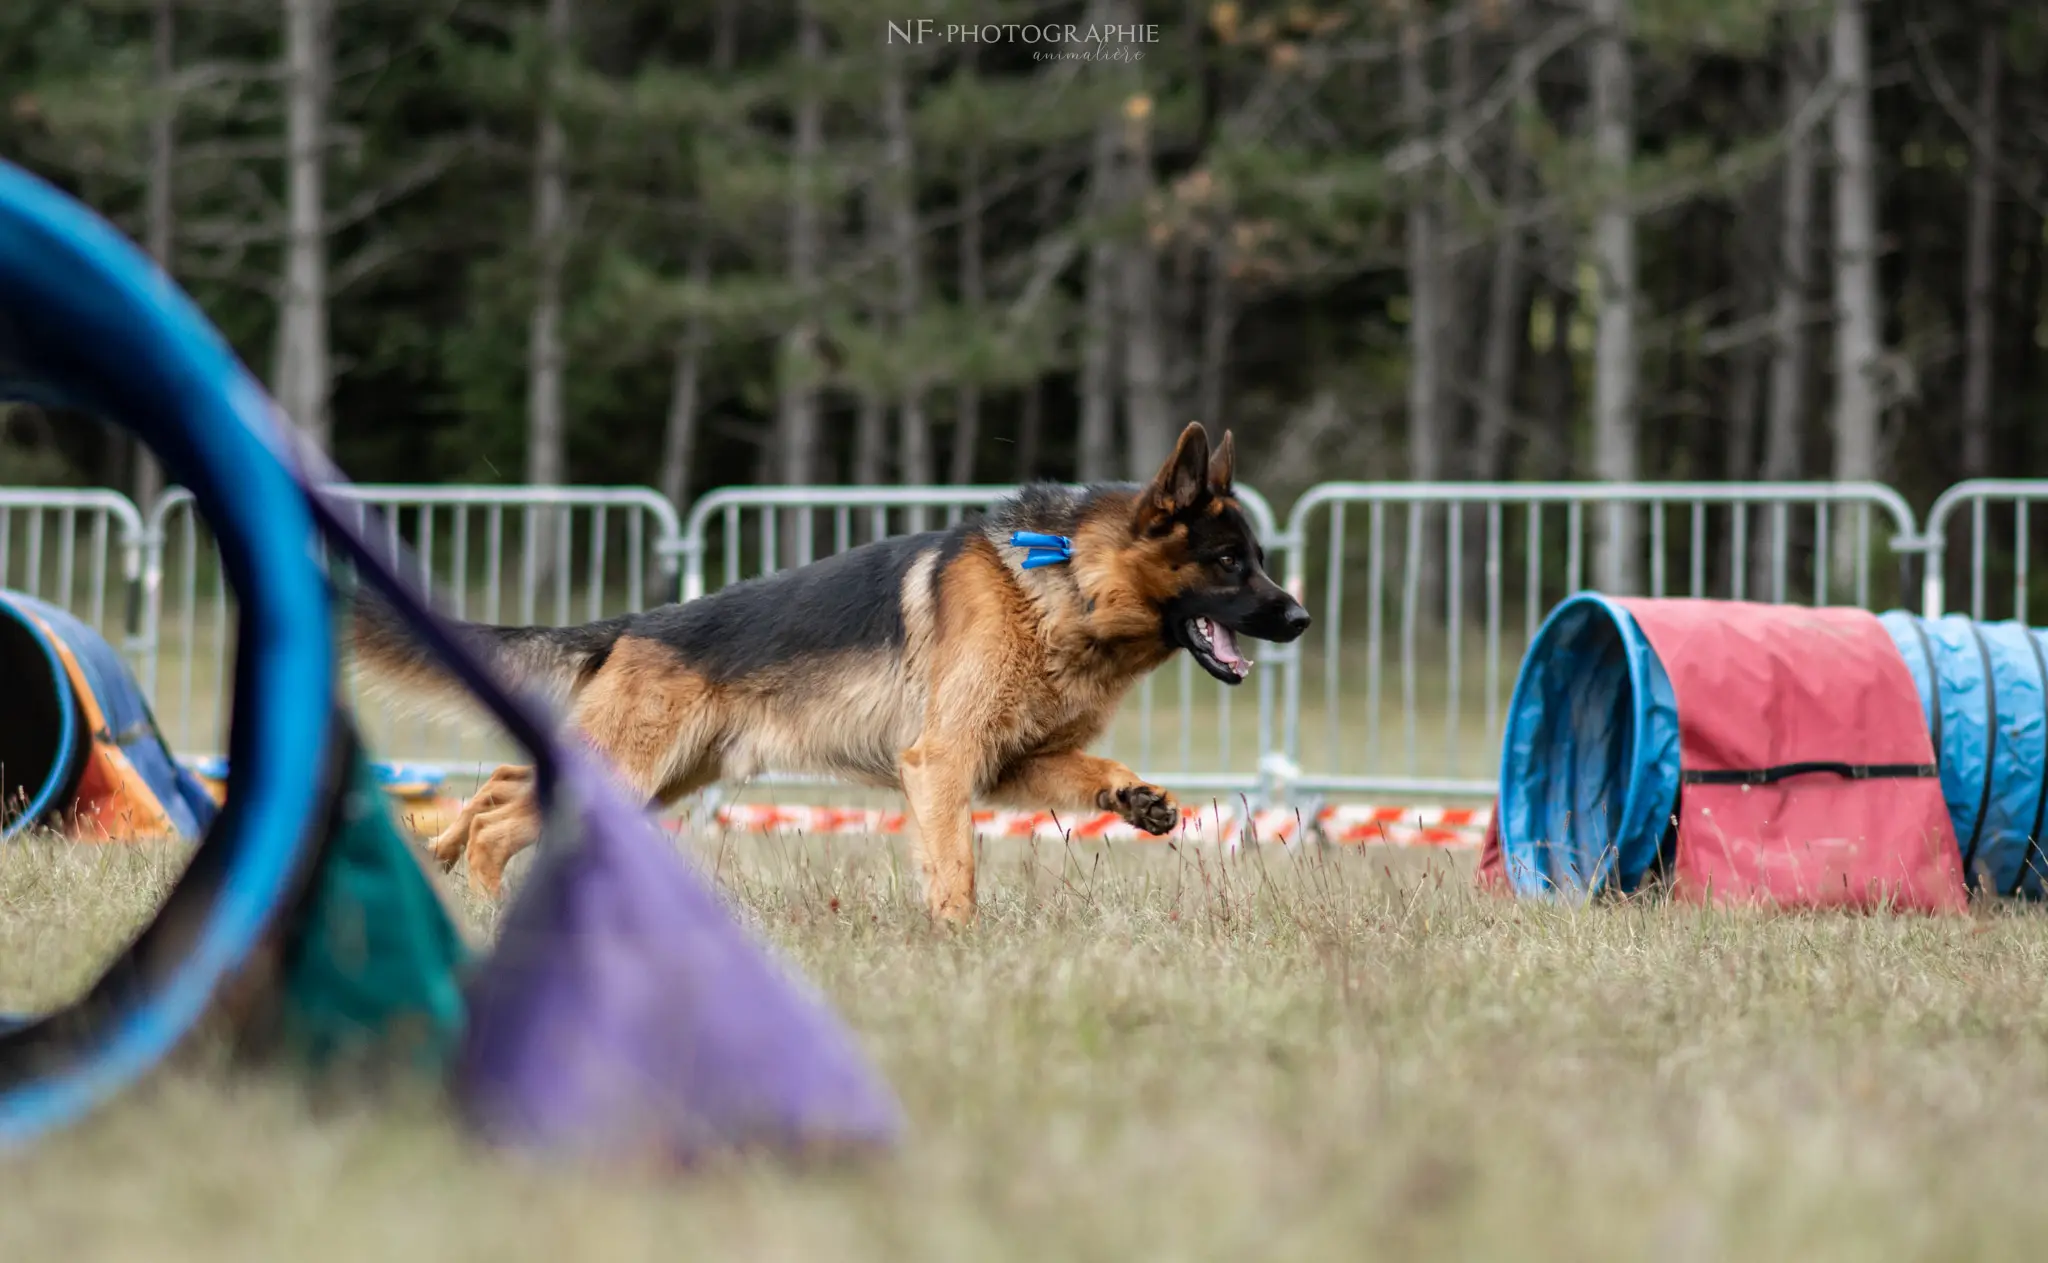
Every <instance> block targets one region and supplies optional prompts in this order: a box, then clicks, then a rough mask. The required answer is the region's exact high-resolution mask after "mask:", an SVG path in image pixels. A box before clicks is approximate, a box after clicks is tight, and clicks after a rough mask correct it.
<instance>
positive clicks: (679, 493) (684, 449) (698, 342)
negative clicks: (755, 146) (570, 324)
mask: <svg viewBox="0 0 2048 1263" xmlns="http://www.w3.org/2000/svg"><path fill="white" fill-rule="evenodd" d="M737 17H738V13H737V6H736V4H735V0H719V5H718V18H717V23H716V26H715V28H714V32H713V35H712V42H711V69H712V71H713V73H715V74H717V75H719V76H721V77H722V76H724V75H725V74H726V72H728V71H730V70H731V69H732V64H733V55H734V45H735V42H736V41H735V35H736V34H737V30H736V28H737V25H738V24H737V21H736V19H737ZM702 201H703V199H702V196H701V194H700V196H699V204H700V205H701V204H702ZM694 231H695V237H694V240H692V241H691V243H690V288H691V289H692V290H694V291H696V292H698V293H702V292H703V290H704V287H705V286H706V285H708V284H710V282H711V243H710V241H709V239H708V232H709V230H708V226H707V225H705V224H702V223H700V224H698V225H697V226H696V228H695V230H694ZM709 337H710V330H709V329H708V328H706V326H705V322H704V317H703V316H702V315H697V314H693V315H692V316H691V317H690V319H689V323H688V325H687V326H686V327H685V328H684V330H683V336H682V337H681V339H679V340H678V342H677V344H676V366H675V373H674V375H673V377H672V378H671V379H670V382H669V396H668V420H667V425H666V427H665V429H664V430H663V432H662V440H661V494H662V495H663V496H665V497H667V499H668V502H669V503H670V504H673V505H675V506H676V508H677V510H678V511H680V510H681V509H682V508H683V501H684V500H685V498H687V497H688V496H689V494H690V472H691V470H690V466H691V458H692V457H694V456H695V455H696V452H697V424H698V422H697V412H698V398H697V397H698V393H699V390H700V378H701V376H702V372H703V359H704V348H705V344H706V342H707V341H708V340H709Z"/></svg>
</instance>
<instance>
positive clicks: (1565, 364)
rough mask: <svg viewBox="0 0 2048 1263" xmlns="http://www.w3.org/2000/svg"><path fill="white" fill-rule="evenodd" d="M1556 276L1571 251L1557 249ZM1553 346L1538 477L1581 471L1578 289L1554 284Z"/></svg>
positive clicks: (1546, 358) (1546, 363) (1546, 361)
mask: <svg viewBox="0 0 2048 1263" xmlns="http://www.w3.org/2000/svg"><path fill="white" fill-rule="evenodd" d="M1554 254H1555V255H1556V256H1557V257H1556V258H1555V259H1554V261H1553V273H1552V274H1553V275H1555V274H1556V271H1555V269H1556V268H1557V267H1559V266H1560V265H1563V266H1564V268H1565V272H1566V274H1569V266H1568V265H1569V262H1570V260H1571V257H1572V256H1571V253H1570V252H1569V251H1555V252H1554ZM1548 288H1549V290H1550V345H1549V346H1548V347H1546V348H1545V349H1544V353H1543V382H1542V411H1541V414H1540V415H1541V417H1542V421H1543V428H1542V434H1543V436H1544V442H1543V443H1542V452H1541V458H1540V459H1539V460H1538V461H1536V462H1535V467H1534V468H1533V469H1532V470H1531V473H1532V475H1533V476H1535V477H1538V478H1550V479H1559V478H1572V477H1576V476H1578V470H1577V469H1576V467H1575V462H1574V461H1573V458H1572V437H1571V436H1572V431H1573V429H1574V428H1575V425H1574V422H1575V420H1576V413H1577V412H1578V407H1579V383H1578V364H1577V358H1576V357H1575V356H1574V355H1573V354H1572V324H1573V322H1575V321H1576V320H1577V319H1578V310H1579V295H1578V291H1577V290H1575V289H1573V288H1571V287H1570V286H1566V285H1558V284H1551V285H1549V286H1548Z"/></svg>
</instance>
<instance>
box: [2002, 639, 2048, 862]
mask: <svg viewBox="0 0 2048 1263" xmlns="http://www.w3.org/2000/svg"><path fill="white" fill-rule="evenodd" d="M2027 647H2028V648H2029V649H2032V650H2033V651H2034V675H2035V677H2036V678H2037V679H2039V680H2040V681H2041V709H2042V711H2043V714H2042V719H2041V740H2042V741H2043V742H2048V660H2044V659H2043V658H2042V657H2041V638H2040V637H2038V636H2036V635H2035V634H2034V633H2033V632H2032V631H2031V630H2030V631H2028V632H2027ZM2042 757H2043V759H2044V760H2048V749H2044V750H2043V751H2042ZM2044 807H2048V763H2044V764H2043V766H2042V769H2041V788H2040V789H2039V790H2037V791H2036V792H2035V794H2034V827H2033V828H2031V829H2029V830H2027V853H2026V854H2025V855H2023V856H2021V857H2020V871H2019V872H2017V873H2014V874H2013V878H2012V889H2011V890H2008V891H2006V892H2005V893H2006V895H2007V896H2008V897H2010V896H2012V895H2016V894H2018V893H2019V892H2020V885H2021V883H2023V882H2025V881H2026V880H2027V870H2028V869H2030V868H2032V867H2033V866H2034V864H2035V862H2036V861H2037V860H2039V859H2040V858H2041V811H2042V808H2044Z"/></svg>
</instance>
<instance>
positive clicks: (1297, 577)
mask: <svg viewBox="0 0 2048 1263" xmlns="http://www.w3.org/2000/svg"><path fill="white" fill-rule="evenodd" d="M1318 524H1320V525H1321V529H1320V530H1318V529H1317V527H1318ZM1589 527H1592V528H1596V529H1591V530H1589ZM1589 537H1590V538H1589ZM1282 540H1283V542H1284V544H1285V545H1286V554H1287V572H1286V573H1287V585H1288V587H1289V589H1290V590H1291V591H1293V592H1294V594H1295V596H1296V597H1297V598H1298V599H1300V600H1302V601H1303V602H1304V603H1305V604H1307V605H1308V607H1309V609H1310V610H1311V612H1313V613H1314V614H1315V615H1316V619H1317V626H1316V627H1315V628H1314V629H1312V630H1311V632H1310V633H1309V637H1308V639H1307V641H1305V642H1304V644H1303V645H1302V646H1301V649H1302V652H1300V653H1298V654H1295V655H1293V656H1292V658H1291V660H1290V661H1289V662H1288V664H1287V676H1286V686H1285V694H1286V701H1285V715H1284V719H1283V728H1284V731H1285V733H1286V746H1285V762H1284V764H1278V765H1276V772H1277V773H1278V774H1279V775H1282V776H1284V777H1286V778H1287V779H1289V780H1291V781H1292V787H1293V788H1294V789H1297V790H1301V791H1304V792H1307V793H1310V794H1315V793H1338V792H1343V793H1381V792H1385V793H1398V794H1420V795H1428V796H1435V795H1450V796H1466V795H1475V796H1476V795H1487V794H1491V793H1492V792H1493V786H1494V777H1493V772H1494V768H1495V766H1497V765H1496V762H1495V760H1496V759H1497V758H1498V750H1499V741H1500V733H1501V723H1502V711H1503V710H1504V709H1505V706H1506V703H1507V698H1508V694H1509V693H1510V692H1511V690H1512V689H1513V686H1514V674H1515V669H1516V665H1517V664H1519V663H1520V661H1521V659H1522V656H1523V651H1524V650H1525V649H1526V648H1527V646H1528V644H1529V643H1530V642H1531V641H1532V640H1533V639H1534V638H1535V634H1536V629H1537V626H1538V624H1539V622H1540V621H1541V619H1542V617H1543V615H1544V613H1545V612H1547V611H1548V610H1549V608H1550V607H1551V606H1552V605H1553V604H1555V603H1556V602H1557V601H1558V600H1560V599H1562V598H1563V597H1564V596H1566V595H1568V594H1569V593H1572V592H1575V591H1578V590H1580V589H1581V588H1583V587H1585V586H1587V582H1586V580H1587V572H1588V569H1589V562H1594V563H1598V562H1601V561H1603V560H1604V562H1605V566H1604V568H1605V570H1606V571H1607V574H1606V576H1605V581H1604V582H1600V583H1597V584H1596V585H1595V586H1598V587H1600V588H1601V589H1602V590H1605V591H1610V592H1614V593H1616V594H1618V595H1645V596H1674V595H1686V596H1701V597H1708V596H1714V597H1725V598H1730V599H1735V600H1743V599H1749V600H1763V601H1771V602H1778V603H1782V602H1786V601H1805V602H1811V603H1814V604H1825V603H1828V602H1830V601H1836V600H1841V599H1844V598H1846V599H1849V600H1851V601H1853V602H1854V603H1855V604H1858V605H1862V606H1866V607H1868V606H1870V605H1871V604H1872V603H1873V601H1874V600H1875V601H1879V602H1883V601H1896V600H1902V599H1905V598H1906V597H1907V595H1908V591H1909V589H1908V588H1907V586H1906V580H1905V577H1904V576H1903V575H1901V574H1899V573H1898V568H1897V566H1896V565H1891V566H1888V565H1886V564H1885V563H1886V562H1888V561H1891V562H1896V561H1897V560H1899V559H1901V558H1903V557H1905V556H1907V555H1909V554H1910V553H1912V552H1914V551H1917V550H1918V548H1919V547H1920V542H1919V541H1918V539H1917V538H1916V537H1915V534H1914V529H1913V513H1912V510H1911V509H1910V508H1909V507H1908V506H1907V504H1906V502H1905V500H1904V498H1903V497H1901V496H1900V495H1899V494H1898V493H1897V492H1895V491H1893V490H1892V489H1891V488H1889V487H1885V486H1881V485H1877V484H1853V483H1849V484H1836V483H1822V484H1792V483H1787V484H1717V483H1643V484H1515V483H1494V484H1484V483H1324V484H1322V485H1320V486H1317V487H1314V488H1311V489H1310V490H1309V491H1308V492H1307V493H1306V494H1304V495H1303V496H1302V498H1301V499H1300V500H1299V501H1298V502H1296V504H1295V505H1294V508H1293V510H1292V511H1291V512H1290V513H1289V514H1288V519H1287V530H1286V532H1285V534H1284V535H1283V536H1282ZM1390 564H1391V565H1393V566H1396V567H1398V570H1397V571H1396V572H1395V573H1396V574H1397V576H1398V577H1397V580H1395V581H1392V582H1390V580H1389V566H1390ZM1360 621H1362V622H1363V623H1364V636H1363V637H1362V638H1360V637H1358V636H1357V635H1356V634H1355V628H1356V625H1357V623H1358V622H1360ZM1390 650H1391V655H1392V658H1393V670H1392V672H1391V674H1392V677H1393V678H1392V679H1391V680H1390V679H1389V678H1388V677H1389V674H1390V672H1389V670H1388V658H1389V653H1390ZM1309 677H1314V680H1313V682H1314V683H1315V684H1319V685H1320V688H1318V689H1316V690H1315V692H1314V694H1313V695H1311V694H1310V693H1309V684H1310V680H1309ZM1390 693H1395V694H1396V695H1395V696H1392V697H1390V696H1389V694H1390ZM1390 730H1393V731H1392V732H1390ZM1268 788H1269V792H1273V793H1275V794H1276V795H1277V794H1281V793H1284V791H1285V788H1286V787H1284V786H1279V785H1269V786H1268Z"/></svg>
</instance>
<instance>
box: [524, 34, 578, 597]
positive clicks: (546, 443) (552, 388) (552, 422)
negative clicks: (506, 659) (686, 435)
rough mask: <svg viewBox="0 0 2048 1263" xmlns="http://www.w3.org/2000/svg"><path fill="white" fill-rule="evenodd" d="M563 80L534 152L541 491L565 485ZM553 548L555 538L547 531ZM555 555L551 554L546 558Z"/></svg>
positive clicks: (531, 372)
mask: <svg viewBox="0 0 2048 1263" xmlns="http://www.w3.org/2000/svg"><path fill="white" fill-rule="evenodd" d="M569 3H570V0H548V5H547V17H546V23H547V38H548V48H549V51H550V53H551V54H552V55H553V56H555V57H560V56H562V55H563V50H564V48H565V47H566V45H567V43H568V40H569ZM558 78H559V76H558V75H557V74H556V73H555V72H554V71H553V70H552V69H551V70H550V71H549V73H548V75H547V79H548V83H547V86H546V87H545V88H543V99H542V102H541V111H540V122H539V127H538V130H537V134H536V137H535V142H534V153H533V234H532V246H533V260H534V287H533V290H534V297H533V310H532V312H531V314H530V315H529V317H528V320H527V329H526V481H527V482H528V483H529V484H530V485H533V486H537V487H552V486H559V485H560V484H561V482H562V447H563V429H564V419H563V411H564V407H563V387H562V374H563V351H562V270H563V266H564V259H565V256H566V254H567V247H568V218H569V209H568V207H569V202H568V196H569V195H568V173H567V171H566V170H565V166H566V161H567V152H566V151H567V148H568V142H567V140H566V139H565V138H564V136H563V134H562V120H561V116H560V115H559V114H558V113H557V111H556V106H555V102H554V99H553V98H554V92H555V84H556V81H557V79H558ZM542 535H543V538H544V539H546V540H547V542H548V543H552V532H551V531H543V532H542ZM553 555H554V550H553V549H552V548H544V550H543V551H542V553H541V556H542V557H543V558H547V557H551V556H553Z"/></svg>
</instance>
